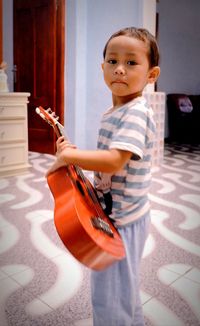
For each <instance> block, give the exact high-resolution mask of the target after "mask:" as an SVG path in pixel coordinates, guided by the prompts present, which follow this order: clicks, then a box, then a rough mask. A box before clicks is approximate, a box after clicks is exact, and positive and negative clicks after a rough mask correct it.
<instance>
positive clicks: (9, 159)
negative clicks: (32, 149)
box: [0, 143, 28, 167]
mask: <svg viewBox="0 0 200 326" xmlns="http://www.w3.org/2000/svg"><path fill="white" fill-rule="evenodd" d="M27 156H28V152H27V145H26V144H23V143H21V144H15V145H10V146H9V145H8V146H3V145H2V146H0V167H4V166H9V165H16V164H24V163H25V162H27V161H28V159H27Z"/></svg>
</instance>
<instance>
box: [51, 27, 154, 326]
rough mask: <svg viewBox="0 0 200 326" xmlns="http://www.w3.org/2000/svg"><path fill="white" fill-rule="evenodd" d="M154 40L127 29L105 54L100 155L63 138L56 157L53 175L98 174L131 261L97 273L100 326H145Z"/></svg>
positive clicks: (96, 309) (95, 311) (94, 279)
mask: <svg viewBox="0 0 200 326" xmlns="http://www.w3.org/2000/svg"><path fill="white" fill-rule="evenodd" d="M158 62H159V51H158V46H157V43H156V40H155V38H154V37H153V36H152V35H151V34H150V33H149V32H148V31H147V30H145V29H140V28H134V27H130V28H125V29H122V30H120V31H118V32H116V33H115V34H113V35H112V36H111V37H110V39H109V40H108V42H107V44H106V46H105V49H104V62H103V64H102V69H103V74H104V80H105V83H106V84H107V86H108V87H109V89H110V90H111V93H112V101H113V106H112V108H110V109H109V110H108V111H107V112H106V113H105V114H104V115H103V117H102V122H101V128H100V131H99V139H98V149H97V150H94V151H91V150H89V151H87V150H79V149H75V148H74V146H73V145H70V144H69V143H68V142H67V141H66V140H64V138H63V137H60V138H59V139H58V140H57V159H56V161H55V163H54V164H53V166H52V167H51V168H50V170H49V171H48V173H51V172H52V171H54V170H56V169H57V168H59V167H61V166H63V165H66V164H69V163H71V164H74V165H78V166H80V167H81V168H82V169H85V170H92V171H95V178H94V184H95V188H96V190H97V193H98V196H99V199H100V201H101V203H102V207H103V208H104V210H105V212H106V213H107V214H108V215H109V217H110V218H111V219H112V221H113V222H114V224H115V226H116V227H117V228H118V231H119V233H120V235H121V237H122V240H123V243H124V246H125V250H126V257H125V258H124V259H123V260H121V261H119V262H117V263H114V264H113V265H111V266H110V267H108V268H107V269H105V270H103V271H98V272H96V271H92V274H91V290H92V306H93V323H94V326H133V325H134V326H139V325H140V326H142V325H144V320H143V314H142V306H141V303H140V297H139V264H140V260H141V257H142V252H143V248H144V244H145V240H146V238H147V234H148V227H149V222H150V204H149V200H148V191H149V186H150V181H151V155H152V149H153V138H154V133H155V123H154V120H153V112H152V110H151V108H149V107H148V106H147V103H146V101H145V99H144V97H143V96H142V92H143V89H144V87H145V86H146V85H147V84H148V83H154V82H155V81H156V80H157V78H158V76H159V74H160V68H159V66H158Z"/></svg>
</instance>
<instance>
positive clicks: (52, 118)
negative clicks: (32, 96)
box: [35, 106, 59, 127]
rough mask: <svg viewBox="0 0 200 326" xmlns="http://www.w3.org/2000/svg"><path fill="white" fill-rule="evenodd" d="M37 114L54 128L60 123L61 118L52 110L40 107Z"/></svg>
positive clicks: (36, 110)
mask: <svg viewBox="0 0 200 326" xmlns="http://www.w3.org/2000/svg"><path fill="white" fill-rule="evenodd" d="M35 112H36V113H37V114H39V116H40V117H41V118H42V119H43V120H45V121H46V122H48V123H49V124H50V125H51V126H52V127H54V126H55V125H56V124H57V122H58V119H59V117H58V116H56V114H55V112H53V111H52V110H51V108H48V109H47V110H45V109H44V108H43V107H42V106H39V107H37V108H36V109H35Z"/></svg>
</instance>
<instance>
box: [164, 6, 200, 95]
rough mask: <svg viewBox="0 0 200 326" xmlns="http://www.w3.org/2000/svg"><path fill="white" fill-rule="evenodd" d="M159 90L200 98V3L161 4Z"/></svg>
mask: <svg viewBox="0 0 200 326" xmlns="http://www.w3.org/2000/svg"><path fill="white" fill-rule="evenodd" d="M158 11H159V44H160V50H161V76H160V78H159V80H158V90H160V91H165V92H166V93H186V94H200V0H190V1H188V0H176V1H174V0H161V1H160V2H159V3H158Z"/></svg>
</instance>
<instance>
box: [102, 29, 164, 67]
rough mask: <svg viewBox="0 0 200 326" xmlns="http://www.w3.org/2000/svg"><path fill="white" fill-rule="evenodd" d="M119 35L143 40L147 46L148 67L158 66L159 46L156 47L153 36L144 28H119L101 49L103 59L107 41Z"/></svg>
mask: <svg viewBox="0 0 200 326" xmlns="http://www.w3.org/2000/svg"><path fill="white" fill-rule="evenodd" d="M121 35H123V36H129V37H133V38H136V39H138V40H141V41H143V42H145V43H146V44H147V45H148V47H149V52H148V59H149V65H150V68H152V67H155V66H158V64H159V59H160V55H159V48H158V44H157V41H156V39H155V37H154V36H153V35H152V34H151V33H150V32H149V31H148V30H147V29H145V28H136V27H127V28H123V29H120V30H119V31H118V32H116V33H114V34H113V35H111V37H110V38H109V40H108V41H107V43H106V45H105V48H104V50H103V57H104V59H105V56H106V51H107V47H108V44H109V42H110V41H111V40H112V39H113V38H114V37H117V36H121Z"/></svg>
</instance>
